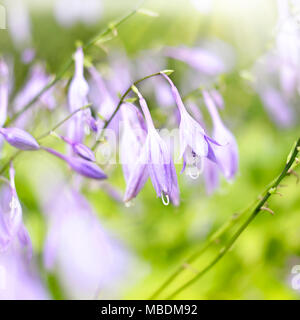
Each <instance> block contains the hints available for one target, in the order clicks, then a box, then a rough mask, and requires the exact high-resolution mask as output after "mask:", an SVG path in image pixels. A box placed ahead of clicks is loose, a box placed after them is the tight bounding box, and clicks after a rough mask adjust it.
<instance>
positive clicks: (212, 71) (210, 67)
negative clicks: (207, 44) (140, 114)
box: [166, 47, 226, 76]
mask: <svg viewBox="0 0 300 320" xmlns="http://www.w3.org/2000/svg"><path fill="white" fill-rule="evenodd" d="M166 55H167V56H169V57H171V58H173V59H177V60H181V61H183V62H185V63H187V64H188V65H190V66H191V67H192V68H195V69H197V70H198V71H200V72H202V73H204V74H206V75H209V76H216V75H218V74H220V73H223V72H225V71H226V65H225V64H224V62H223V61H222V59H221V58H220V57H219V56H218V55H217V54H216V53H214V52H212V51H209V50H206V49H204V48H188V47H178V48H168V49H167V50H166Z"/></svg>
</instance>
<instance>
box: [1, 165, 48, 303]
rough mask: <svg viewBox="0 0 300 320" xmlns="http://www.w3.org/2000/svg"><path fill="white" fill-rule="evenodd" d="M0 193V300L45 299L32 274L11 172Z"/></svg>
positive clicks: (42, 288)
mask: <svg viewBox="0 0 300 320" xmlns="http://www.w3.org/2000/svg"><path fill="white" fill-rule="evenodd" d="M9 174H10V181H7V185H4V186H3V187H2V188H1V190H0V299H9V300H10V299H13V300H18V299H36V300H37V299H47V298H48V294H47V293H46V290H45V288H44V287H43V285H42V283H41V281H40V279H39V278H38V276H37V274H36V270H35V268H34V265H33V262H32V261H31V260H30V258H31V256H32V245H31V240H30V237H29V234H28V232H27V229H26V227H25V226H24V224H23V220H22V207H21V204H20V201H19V198H18V195H17V191H16V187H15V171H14V168H13V166H12V165H11V166H10V170H9Z"/></svg>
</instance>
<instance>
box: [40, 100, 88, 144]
mask: <svg viewBox="0 0 300 320" xmlns="http://www.w3.org/2000/svg"><path fill="white" fill-rule="evenodd" d="M90 106H91V104H90V103H89V104H87V105H85V106H83V107H81V108H79V109H77V110H75V111H73V112H72V113H70V114H69V115H68V116H67V117H66V118H64V119H63V120H61V121H60V122H58V123H57V124H56V125H55V126H54V127H53V128H52V129H51V130H48V131H47V132H45V133H43V134H42V135H40V136H39V137H38V138H37V140H38V141H39V140H41V139H44V138H46V137H47V136H49V135H50V134H51V132H52V131H55V130H56V129H58V128H59V127H60V126H62V125H63V124H64V123H65V122H67V121H68V120H69V119H71V118H72V117H73V116H74V115H75V114H76V113H78V112H79V111H82V110H85V109H87V108H89V107H90Z"/></svg>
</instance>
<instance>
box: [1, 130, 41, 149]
mask: <svg viewBox="0 0 300 320" xmlns="http://www.w3.org/2000/svg"><path fill="white" fill-rule="evenodd" d="M0 134H1V135H2V136H3V138H4V139H5V140H6V141H7V142H8V143H9V144H10V145H12V146H13V147H15V148H17V149H20V150H38V149H39V148H40V146H39V144H38V143H37V141H36V140H35V139H34V138H33V136H32V135H31V134H29V133H28V132H26V131H24V130H22V129H19V128H0Z"/></svg>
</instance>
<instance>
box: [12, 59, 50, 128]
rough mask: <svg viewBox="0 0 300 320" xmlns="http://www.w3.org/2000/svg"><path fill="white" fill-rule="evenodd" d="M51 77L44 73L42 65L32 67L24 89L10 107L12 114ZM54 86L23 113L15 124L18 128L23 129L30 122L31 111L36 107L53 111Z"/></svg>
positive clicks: (19, 109) (26, 102)
mask: <svg viewBox="0 0 300 320" xmlns="http://www.w3.org/2000/svg"><path fill="white" fill-rule="evenodd" d="M50 79H51V77H50V76H49V75H48V74H47V73H46V71H45V67H44V66H43V65H42V64H36V65H33V66H32V68H31V69H30V73H29V76H28V78H27V81H26V83H25V85H24V87H23V88H22V89H21V90H20V91H19V92H18V94H17V95H16V97H15V99H14V101H13V103H12V105H13V107H14V112H19V111H21V110H22V109H23V107H24V106H25V105H26V104H28V103H29V102H30V101H31V100H32V99H33V98H34V97H35V96H36V95H37V94H38V93H39V92H40V91H41V90H42V89H43V88H44V87H45V86H46V85H47V84H48V83H49V82H50ZM54 90H55V86H54V87H52V88H50V89H49V90H47V91H46V92H44V93H43V94H42V95H41V96H40V97H39V99H38V100H37V102H36V103H35V104H34V105H33V107H32V109H31V110H30V111H27V112H25V113H24V114H23V115H22V116H21V117H19V118H18V120H17V121H16V124H17V126H18V127H21V128H25V127H26V125H27V124H28V123H29V122H30V121H31V120H32V116H33V111H34V110H36V108H37V107H39V106H43V107H46V108H47V109H49V110H53V109H54V108H55V106H56V100H55V97H54Z"/></svg>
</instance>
